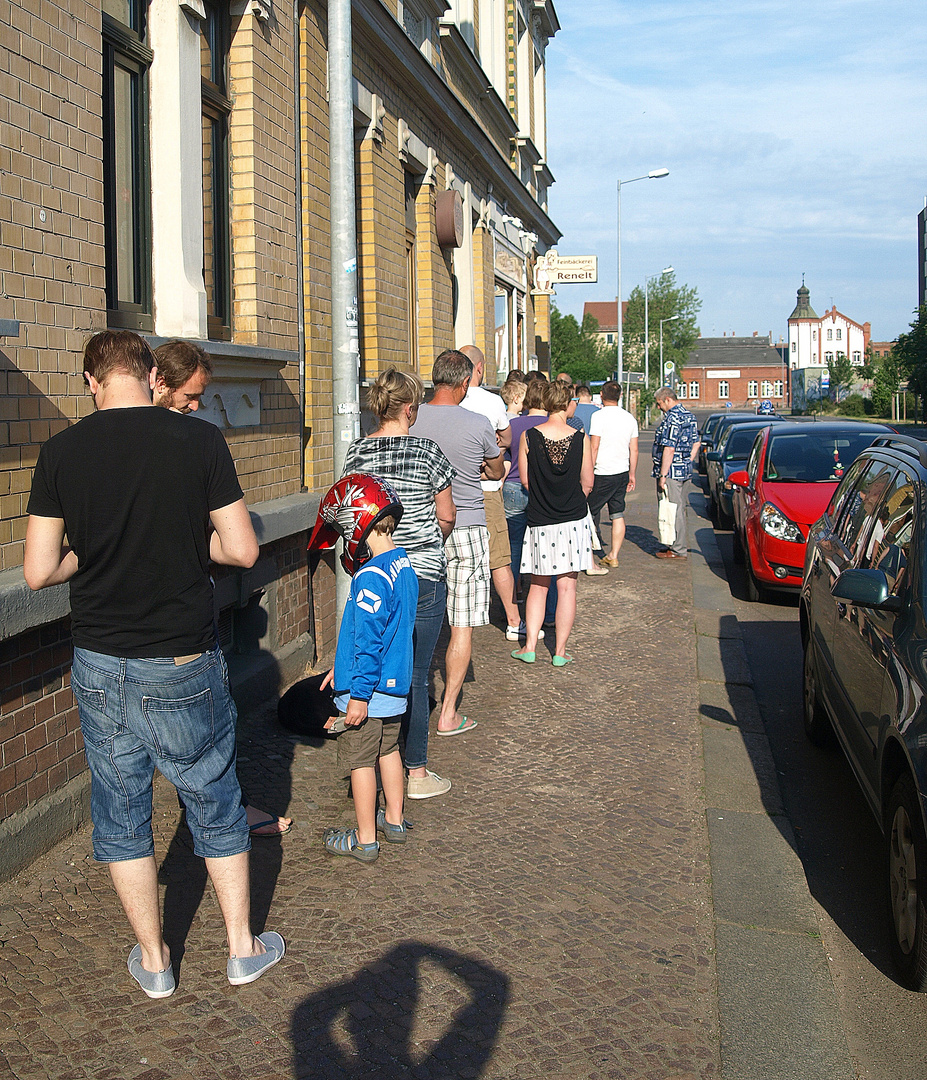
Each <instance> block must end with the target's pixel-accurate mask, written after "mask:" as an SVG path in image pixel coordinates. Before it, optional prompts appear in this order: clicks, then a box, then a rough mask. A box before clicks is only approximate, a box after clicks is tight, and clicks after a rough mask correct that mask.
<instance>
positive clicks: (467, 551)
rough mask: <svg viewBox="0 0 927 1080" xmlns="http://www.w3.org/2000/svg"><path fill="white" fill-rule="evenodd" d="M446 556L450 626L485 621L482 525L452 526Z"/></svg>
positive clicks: (484, 532)
mask: <svg viewBox="0 0 927 1080" xmlns="http://www.w3.org/2000/svg"><path fill="white" fill-rule="evenodd" d="M444 552H445V554H446V555H447V621H448V622H449V623H450V624H451V626H487V625H488V624H489V530H488V529H487V528H486V526H485V525H463V526H461V527H460V528H459V529H454V530H453V532H452V533H451V535H450V536H449V537H448V538H447V543H446V544H445V545H444Z"/></svg>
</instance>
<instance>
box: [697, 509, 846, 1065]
mask: <svg viewBox="0 0 927 1080" xmlns="http://www.w3.org/2000/svg"><path fill="white" fill-rule="evenodd" d="M701 498H702V496H701V495H700V494H698V495H696V497H695V500H693V502H694V503H695V505H696V506H697V505H698V502H699V500H700V499H701ZM688 513H689V518H690V526H691V525H694V526H695V527H694V528H691V531H690V535H691V536H692V537H693V538H694V540H695V543H696V544H697V545H698V546H697V548H693V549H692V550H691V552H690V557H689V566H690V570H691V574H692V594H693V608H694V629H695V633H696V655H697V660H698V680H699V702H700V711H701V714H702V715H701V730H702V755H703V763H704V769H705V817H706V824H707V828H708V836H709V843H710V853H709V858H710V866H711V876H712V898H713V903H714V917H715V937H716V945H717V976H718V1012H719V1019H720V1027H721V1076H722V1080H794V1078H795V1077H802V1080H839V1078H841V1077H848V1078H849V1077H853V1076H855V1070H854V1068H853V1065H852V1061H851V1058H850V1054H849V1049H848V1046H847V1041H846V1035H845V1033H844V1029H843V1024H842V1021H841V1017H840V1011H839V1008H838V1005H837V997H836V993H835V990H834V985H833V981H832V979H831V975H830V969H829V967H828V963H827V957H826V956H825V954H824V950H823V946H822V941H821V934H820V929H819V926H818V921H817V915H816V912H815V908H814V904H813V902H812V899H811V894H810V892H809V890H808V884H807V880H806V878H805V874H804V869H803V867H802V864H801V860H800V859H799V857H798V854H797V849H796V844H795V837H794V835H793V833H792V828H791V825H790V823H789V821H788V819H787V818H786V817H785V814H784V811H783V802H782V795H781V792H780V789H779V783H778V778H777V775H776V768H775V764H774V761H773V757H772V752H771V750H770V747H769V742H768V739H767V737H766V731H765V728H764V726H763V720H762V715H761V713H760V709H759V705H758V704H757V700H756V696H755V694H754V691H753V677H752V675H751V672H750V667H749V664H748V663H747V656H746V652H745V650H744V646H743V640H742V637H741V632H740V627H739V624H738V621H737V614H736V611H737V601H736V600H735V599H734V598H733V597H732V596H731V593H730V589H729V587H728V583H727V578H726V575H725V572H724V561H723V559H722V557H721V553H720V551H719V550H718V545H717V543H716V540H715V534H714V530H713V529H712V528H711V526H710V524H709V523H707V522H706V521H705V520H704V518H703V516H701V515H699V514H698V512H697V510H696V509H695V506H694V505H693V503H692V502H690V505H689V510H688Z"/></svg>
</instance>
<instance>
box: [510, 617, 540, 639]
mask: <svg viewBox="0 0 927 1080" xmlns="http://www.w3.org/2000/svg"><path fill="white" fill-rule="evenodd" d="M527 635H528V627H527V626H525V620H524V619H522V621H521V622H520V623H519V624H518V626H507V627H506V628H505V640H506V641H518V639H519V638H520V637H527ZM543 640H544V631H543V630H538V641H543Z"/></svg>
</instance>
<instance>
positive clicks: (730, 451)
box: [724, 425, 760, 461]
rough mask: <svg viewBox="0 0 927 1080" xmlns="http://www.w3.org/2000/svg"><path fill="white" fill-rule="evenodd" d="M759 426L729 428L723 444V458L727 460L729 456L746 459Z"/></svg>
mask: <svg viewBox="0 0 927 1080" xmlns="http://www.w3.org/2000/svg"><path fill="white" fill-rule="evenodd" d="M759 430H760V429H759V428H755V427H741V426H740V425H738V426H737V427H733V428H731V434H730V437H729V438H728V440H727V443H726V444H725V446H724V458H725V460H726V461H729V460H730V459H731V458H743V459H744V461H746V460H747V456H748V455H749V453H750V447H751V446H752V445H753V440H754V439H755V438H756V433H757V432H758V431H759Z"/></svg>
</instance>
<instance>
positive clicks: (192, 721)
mask: <svg viewBox="0 0 927 1080" xmlns="http://www.w3.org/2000/svg"><path fill="white" fill-rule="evenodd" d="M71 688H72V690H73V691H74V697H75V698H76V699H77V706H78V711H79V712H80V725H81V731H82V732H83V736H84V747H85V750H86V753H87V763H88V765H89V766H90V777H91V789H90V814H91V817H92V819H93V854H94V858H96V859H97V860H98V861H100V862H122V861H124V860H127V859H141V858H145V857H146V856H149V855H153V854H154V839H153V837H152V832H151V804H152V791H151V784H152V778H153V775H154V770H155V769H158V770H159V771H160V772H161V773H162V774H163V775H164V776H165V777H166V778H167V779H168V780H169V781H170V782H171V783H172V784H173V785H174V786H175V787H176V788H177V792H178V794H179V795H180V797H181V800H182V801H183V804H184V806H185V808H186V812H187V824H188V825H189V827H190V832H191V833H192V835H193V850H194V851H195V852H196V854H197V855H200V856H203V857H205V858H213V859H221V858H225V857H227V856H230V855H238V854H240V853H241V852H243V851H248V849H249V848H250V847H251V840H250V836H249V833H248V819H247V817H246V815H245V810H244V807H243V806H242V803H241V789H240V788H239V786H238V778H237V776H236V775H235V724H236V720H237V713H236V711H235V703H234V702H233V701H232V696H231V694H230V693H229V686H228V671H227V670H226V667H225V658H224V657H223V655H222V653H221V651H219V650H218V649H217V650H215V651H214V652H207V653H202V654H201V655H200V656H199V657H197V658H196V659H195V660H190V661H189V662H187V663H182V664H179V665H178V664H175V663H174V659H173V658H172V657H167V658H165V659H159V660H130V659H125V658H121V657H118V656H106V655H104V654H102V653H95V652H89V651H88V650H86V649H75V650H74V662H73V665H72V667H71Z"/></svg>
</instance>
